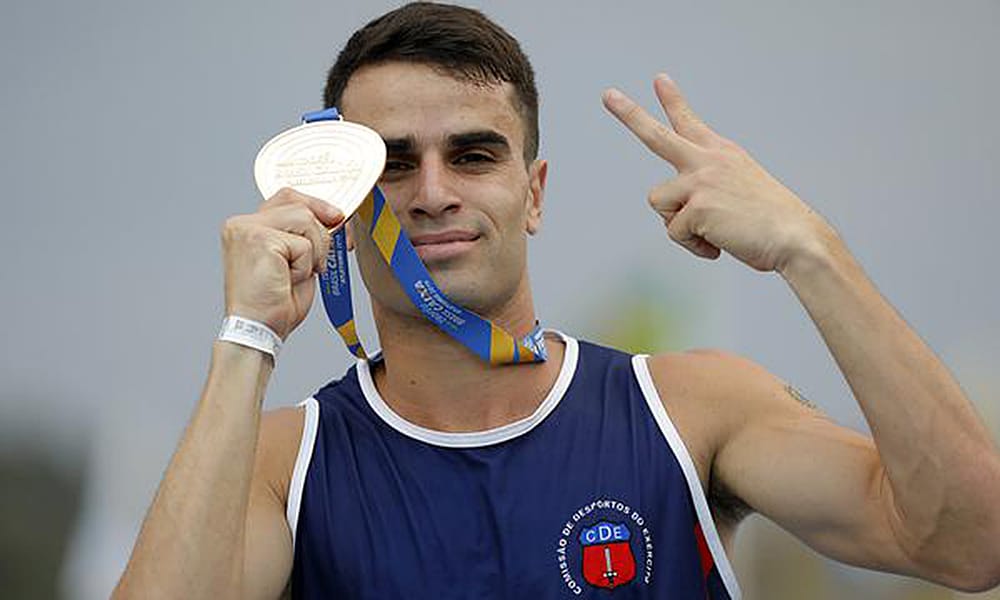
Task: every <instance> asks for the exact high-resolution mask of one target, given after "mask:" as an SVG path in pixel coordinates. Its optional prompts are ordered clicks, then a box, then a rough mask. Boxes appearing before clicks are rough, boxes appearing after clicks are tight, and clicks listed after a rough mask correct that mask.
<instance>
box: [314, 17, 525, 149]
mask: <svg viewBox="0 0 1000 600" xmlns="http://www.w3.org/2000/svg"><path fill="white" fill-rule="evenodd" d="M390 61H408V62H414V63H421V64H426V65H429V66H431V67H434V68H436V69H439V70H440V71H441V72H443V73H445V74H447V75H449V76H452V77H456V78H458V79H463V80H469V81H473V82H478V83H483V84H495V83H502V82H506V83H510V84H511V85H512V86H513V87H514V90H515V94H516V98H515V100H516V103H515V107H516V108H517V109H518V112H520V114H521V120H522V122H523V124H524V160H525V163H530V162H531V161H533V160H534V159H535V158H536V157H537V156H538V89H537V88H536V87H535V73H534V70H532V68H531V63H530V62H528V57H527V56H526V55H525V54H524V52H523V51H522V50H521V46H520V44H518V43H517V40H515V39H514V38H513V37H512V36H511V35H510V34H509V33H507V32H506V31H505V30H504V29H503V28H501V27H500V26H499V25H497V24H496V23H494V22H493V21H491V20H490V19H489V18H487V17H486V15H484V14H483V13H481V12H479V11H478V10H474V9H471V8H465V7H461V6H452V5H447V4H436V3H433V2H412V3H410V4H407V5H405V6H402V7H400V8H397V9H396V10H393V11H391V12H388V13H386V14H384V15H382V16H381V17H378V18H376V19H374V20H372V21H371V22H369V23H368V24H367V25H365V26H364V27H362V28H361V29H359V30H357V31H356V32H354V35H352V36H351V39H350V40H348V41H347V44H346V45H345V46H344V48H343V49H342V50H341V51H340V54H339V55H337V61H336V62H335V63H334V65H333V67H331V68H330V71H329V73H328V74H327V78H326V89H325V90H324V91H323V104H324V106H325V107H326V108H330V107H331V106H337V105H338V104H339V103H340V100H341V96H342V95H343V93H344V88H346V87H347V82H348V80H350V78H351V76H352V75H353V74H354V72H355V71H357V70H358V69H360V68H361V67H364V66H366V65H374V64H379V63H384V62H390Z"/></svg>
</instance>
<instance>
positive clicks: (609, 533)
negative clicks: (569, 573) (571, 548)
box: [580, 521, 635, 589]
mask: <svg viewBox="0 0 1000 600" xmlns="http://www.w3.org/2000/svg"><path fill="white" fill-rule="evenodd" d="M630 539H632V533H631V532H630V531H629V529H628V525H626V524H624V523H610V522H608V521H601V522H600V523H598V524H597V525H594V526H593V527H587V528H585V529H584V530H583V531H581V532H580V544H581V545H582V546H583V578H584V579H585V580H586V581H587V583H589V584H590V585H595V586H597V587H602V588H608V589H614V588H615V587H617V586H619V585H624V584H626V583H628V582H630V581H632V580H633V579H634V578H635V557H634V556H633V555H632V548H631V546H630V545H629V540H630Z"/></svg>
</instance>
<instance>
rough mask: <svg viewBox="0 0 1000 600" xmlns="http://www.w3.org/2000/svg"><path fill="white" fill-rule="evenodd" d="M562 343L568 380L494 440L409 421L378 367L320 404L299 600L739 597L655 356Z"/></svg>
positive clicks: (303, 490) (361, 370)
mask: <svg viewBox="0 0 1000 600" xmlns="http://www.w3.org/2000/svg"><path fill="white" fill-rule="evenodd" d="M558 335H559V336H560V337H562V339H563V341H564V342H565V344H566V350H565V356H564V359H563V365H562V367H561V370H560V372H559V375H558V377H557V379H556V382H555V385H554V386H553V388H552V389H551V391H550V392H549V393H548V395H547V396H546V398H545V399H544V400H543V401H542V403H541V404H540V405H539V406H538V408H537V410H536V411H535V412H534V413H533V414H532V415H531V416H529V417H527V418H525V419H522V420H520V421H516V422H513V423H510V424H507V425H504V426H502V427H499V428H496V429H491V430H488V431H482V432H474V433H445V432H440V431H434V430H430V429H426V428H422V427H419V426H417V425H415V424H413V423H410V422H408V421H406V420H404V419H403V418H402V417H400V416H399V415H398V414H396V413H395V412H393V410H392V409H391V408H390V407H389V406H388V405H387V404H386V403H385V402H384V400H383V399H382V398H381V397H380V396H379V394H378V391H377V390H376V389H375V386H374V384H373V383H372V376H371V371H370V367H369V364H368V363H367V362H366V361H359V362H358V364H357V365H356V366H355V367H352V368H351V369H350V370H349V371H348V372H347V374H346V375H345V376H344V377H343V378H342V379H340V380H338V381H334V382H332V383H330V384H328V385H326V386H325V387H323V388H322V389H320V390H319V392H317V393H316V394H315V395H314V396H313V397H312V398H309V399H308V400H306V401H305V402H304V403H303V404H304V405H305V412H306V417H305V427H304V428H303V433H302V441H301V444H300V448H299V454H298V458H297V460H296V463H295V467H294V470H293V474H292V481H291V486H290V489H289V497H288V505H287V518H288V524H289V527H290V529H291V532H292V540H293V547H294V563H293V568H292V580H291V586H292V596H293V597H294V598H338V599H354V598H364V599H374V598H380V599H384V598H434V599H450V598H456V599H457V598H462V599H465V598H502V599H512V600H549V599H553V600H554V599H557V598H573V597H579V598H612V599H614V598H672V599H679V600H687V599H698V600H706V599H707V600H737V599H738V598H740V590H739V587H738V586H737V583H736V578H735V576H734V575H733V571H732V568H731V566H730V564H729V561H728V559H727V558H726V555H725V552H724V550H723V547H722V543H721V541H720V539H719V536H718V533H717V531H716V528H715V524H714V522H713V520H712V516H711V514H710V512H709V507H708V503H707V501H706V499H705V495H704V492H703V490H702V487H701V483H700V481H699V480H698V476H697V473H696V471H695V467H694V464H693V463H692V461H691V458H690V456H689V454H688V452H687V450H686V449H685V447H684V444H683V442H682V441H681V438H680V436H679V435H678V433H677V430H676V429H675V427H674V425H673V424H672V423H671V421H670V418H669V417H668V416H667V413H666V411H665V410H664V407H663V404H662V403H661V401H660V398H659V396H658V395H657V392H656V389H655V388H654V386H653V381H652V379H651V377H650V374H649V371H648V370H647V367H646V361H645V357H644V356H629V355H627V354H624V353H622V352H619V351H617V350H612V349H609V348H604V347H601V346H597V345H594V344H590V343H586V342H582V341H581V342H577V341H576V340H575V339H573V338H570V337H568V336H565V335H563V334H561V333H560V334H558ZM373 360H379V359H378V358H376V359H373ZM504 368H508V367H504ZM509 368H517V367H509ZM468 393H470V394H475V393H476V391H475V390H474V389H470V390H469V392H468Z"/></svg>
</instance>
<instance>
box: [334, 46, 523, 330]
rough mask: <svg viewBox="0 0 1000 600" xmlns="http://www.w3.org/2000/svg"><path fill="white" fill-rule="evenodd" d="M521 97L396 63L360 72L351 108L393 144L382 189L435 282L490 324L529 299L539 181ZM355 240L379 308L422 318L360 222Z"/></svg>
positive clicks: (352, 115)
mask: <svg viewBox="0 0 1000 600" xmlns="http://www.w3.org/2000/svg"><path fill="white" fill-rule="evenodd" d="M513 97H514V96H513V90H512V89H511V87H510V85H509V84H495V85H486V84H482V83H477V82H471V81H463V80H459V79H455V78H453V77H450V76H448V75H444V74H442V73H440V72H439V71H438V70H436V69H434V68H432V67H429V66H426V65H420V64H411V63H401V62H392V63H384V64H379V65H374V66H368V67H364V68H362V69H360V70H359V71H357V72H356V73H355V74H354V76H352V78H351V80H350V82H349V83H348V85H347V88H346V89H345V91H344V94H343V98H342V100H341V109H342V112H343V113H344V115H345V118H347V119H350V120H352V121H355V122H359V123H362V124H364V125H367V126H369V127H371V128H372V129H374V130H375V131H377V132H378V133H379V134H380V135H381V136H382V137H383V139H385V140H386V141H387V149H388V156H387V162H386V171H385V173H384V174H383V177H382V179H381V180H380V183H379V185H380V187H381V188H382V190H383V192H385V195H386V198H387V200H388V201H389V202H390V205H391V206H392V208H393V211H394V213H395V214H396V215H397V217H398V218H399V220H400V223H401V225H402V226H403V229H404V231H406V233H407V234H408V235H409V237H410V238H411V239H412V240H414V241H415V243H416V244H417V248H418V253H420V254H421V255H422V258H423V259H424V261H425V264H426V265H427V267H428V269H429V271H430V272H431V275H432V276H433V278H434V280H435V282H436V283H437V284H438V285H439V286H440V287H441V288H442V290H443V291H444V292H445V293H446V294H447V295H448V296H449V297H450V298H451V299H452V300H453V301H455V302H457V303H459V304H461V305H463V306H465V307H466V308H469V309H470V310H473V311H475V312H478V313H479V314H482V315H484V316H489V315H491V314H493V313H496V312H497V311H502V310H503V306H505V305H507V304H509V303H511V302H512V301H514V300H515V297H516V296H517V295H518V294H528V293H529V292H528V291H527V276H526V229H527V226H526V224H527V222H528V219H529V216H528V213H529V210H530V202H529V200H528V199H529V196H530V190H531V184H532V182H531V174H530V171H529V169H528V168H527V167H526V165H525V164H524V159H523V144H524V128H523V122H522V120H521V115H520V113H519V111H518V110H517V108H516V106H515V103H514V101H513ZM354 239H355V240H356V247H357V258H358V263H359V265H360V266H361V271H362V275H363V277H364V280H365V284H366V286H367V287H368V290H369V293H370V294H371V296H372V300H373V302H375V303H377V304H379V305H381V306H382V307H384V308H385V309H388V310H392V311H396V312H402V313H405V314H411V315H413V314H416V308H415V307H413V306H412V305H411V304H410V303H409V301H408V300H407V299H406V298H405V295H404V294H403V292H402V289H401V288H400V286H399V285H398V283H397V282H396V281H395V280H394V277H393V275H392V273H391V271H390V270H389V268H388V267H387V266H386V265H385V263H384V262H383V261H382V259H381V257H380V256H379V255H378V254H377V250H376V249H375V247H374V243H373V242H372V241H371V239H370V238H369V237H368V235H367V233H366V232H364V231H362V228H361V227H357V225H356V224H354ZM448 240H451V241H450V242H449V241H448ZM425 242H426V244H425Z"/></svg>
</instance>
